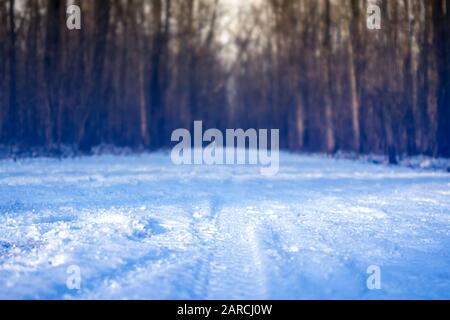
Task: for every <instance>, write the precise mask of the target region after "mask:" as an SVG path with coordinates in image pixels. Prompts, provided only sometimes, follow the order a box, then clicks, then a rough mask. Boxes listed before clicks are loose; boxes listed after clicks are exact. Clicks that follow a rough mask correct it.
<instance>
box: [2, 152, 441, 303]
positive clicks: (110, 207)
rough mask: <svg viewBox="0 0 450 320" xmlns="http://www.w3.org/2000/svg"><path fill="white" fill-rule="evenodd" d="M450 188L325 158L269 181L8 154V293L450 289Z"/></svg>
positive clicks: (254, 294) (221, 170) (283, 170)
mask: <svg viewBox="0 0 450 320" xmlns="http://www.w3.org/2000/svg"><path fill="white" fill-rule="evenodd" d="M449 196H450V174H449V173H446V172H444V171H442V172H440V171H432V170H420V169H412V168H406V167H389V166H382V165H376V164H370V163H367V162H362V161H351V160H348V159H332V158H327V157H323V156H318V155H314V156H307V155H293V154H287V153H283V154H282V155H281V158H280V172H279V174H278V175H276V176H272V177H268V176H262V175H260V172H259V168H258V167H256V166H174V165H172V163H171V162H170V156H169V155H168V154H166V153H162V152H161V153H154V154H143V155H127V156H117V155H116V156H113V155H103V156H93V157H82V158H74V159H65V160H61V161H59V160H56V159H44V158H38V159H28V160H20V161H18V162H13V161H12V160H2V161H0V298H3V299H16V298H19V299H109V298H111V299H265V298H268V299H309V298H319V299H337V298H349V299H389V298H401V299H417V298H426V299H449V298H450V197H449ZM70 266H78V267H79V268H80V271H81V288H80V290H71V289H69V288H68V287H67V285H66V283H67V278H68V276H69V275H68V273H67V270H68V268H69V267H70ZM369 266H379V267H380V270H381V289H380V290H369V289H368V287H367V284H366V281H367V279H368V277H369V276H370V275H369V274H367V272H366V271H367V269H368V267H369Z"/></svg>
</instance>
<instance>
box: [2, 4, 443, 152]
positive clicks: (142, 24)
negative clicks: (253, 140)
mask: <svg viewBox="0 0 450 320" xmlns="http://www.w3.org/2000/svg"><path fill="white" fill-rule="evenodd" d="M246 2H247V3H246V5H244V6H243V8H242V12H241V13H240V14H233V15H234V16H233V17H232V18H231V19H230V16H231V15H232V11H230V7H229V6H230V4H229V3H230V1H229V0H95V1H92V0H75V1H65V0H0V134H1V136H0V144H3V145H7V146H20V147H22V148H25V149H26V148H29V147H35V146H38V147H42V148H45V149H48V150H58V149H59V148H60V147H61V146H62V145H68V146H71V147H73V148H75V149H78V150H82V151H88V150H90V149H91V148H92V147H93V146H97V145H101V144H112V145H116V146H131V147H144V148H152V149H153V148H155V149H156V148H161V147H167V146H170V144H171V142H170V134H171V132H172V130H174V129H176V128H181V127H183V128H191V127H192V125H193V121H194V120H203V121H204V126H205V127H214V128H219V129H225V128H237V127H241V128H244V129H245V128H279V129H280V138H281V141H280V144H281V146H282V147H284V148H286V149H290V150H302V151H303V150H304V151H325V152H330V153H333V152H336V151H338V150H343V151H355V152H360V153H371V152H373V153H389V154H391V155H395V154H410V155H413V154H419V153H420V154H428V155H433V156H446V157H449V156H450V139H449V137H450V79H449V77H450V0H390V1H386V0H383V1H381V0H379V1H376V0H374V1H362V0H340V1H332V0H263V1H254V2H252V1H246ZM70 4H76V5H78V6H79V7H80V8H81V13H82V24H81V26H82V29H81V30H69V29H68V28H67V27H66V19H67V15H66V9H67V5H70ZM369 4H376V5H378V6H379V7H380V8H381V14H382V19H381V29H380V30H369V29H368V28H367V26H366V22H367V6H368V5H369Z"/></svg>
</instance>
